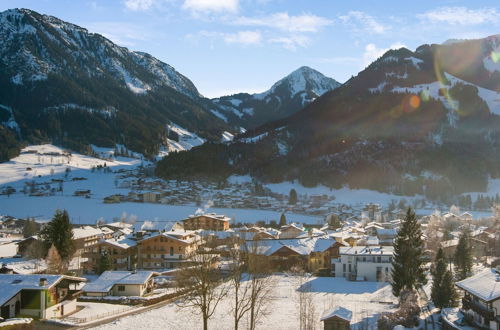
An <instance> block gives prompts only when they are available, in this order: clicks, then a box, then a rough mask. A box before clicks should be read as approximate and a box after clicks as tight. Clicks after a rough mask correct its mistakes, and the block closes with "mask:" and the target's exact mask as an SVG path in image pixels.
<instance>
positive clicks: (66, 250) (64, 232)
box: [41, 210, 75, 263]
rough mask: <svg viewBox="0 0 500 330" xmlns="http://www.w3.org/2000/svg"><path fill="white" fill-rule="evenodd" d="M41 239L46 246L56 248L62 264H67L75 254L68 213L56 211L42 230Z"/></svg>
mask: <svg viewBox="0 0 500 330" xmlns="http://www.w3.org/2000/svg"><path fill="white" fill-rule="evenodd" d="M41 237H42V239H43V240H44V242H45V244H46V245H47V246H51V245H54V246H55V247H56V248H57V251H58V252H59V255H60V256H61V259H62V261H63V263H69V261H70V259H71V257H72V256H73V253H74V252H75V245H74V242H73V229H72V226H71V223H70V221H69V216H68V212H66V211H65V210H64V211H61V210H57V211H56V213H55V214H54V217H53V218H52V220H51V221H50V222H49V223H47V225H45V227H44V228H43V230H42V233H41Z"/></svg>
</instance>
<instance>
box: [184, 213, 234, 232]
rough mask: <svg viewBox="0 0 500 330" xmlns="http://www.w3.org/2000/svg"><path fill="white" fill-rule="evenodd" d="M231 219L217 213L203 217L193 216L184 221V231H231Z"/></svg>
mask: <svg viewBox="0 0 500 330" xmlns="http://www.w3.org/2000/svg"><path fill="white" fill-rule="evenodd" d="M229 220H231V219H230V218H228V217H226V216H225V215H217V214H215V213H208V214H203V215H192V216H190V217H189V218H187V219H184V220H182V223H183V224H184V229H186V230H198V229H203V230H213V231H225V230H228V229H229Z"/></svg>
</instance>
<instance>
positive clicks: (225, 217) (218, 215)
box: [182, 213, 231, 221]
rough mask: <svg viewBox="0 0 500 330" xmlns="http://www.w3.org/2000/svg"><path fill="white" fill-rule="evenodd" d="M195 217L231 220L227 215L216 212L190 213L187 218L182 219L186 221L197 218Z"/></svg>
mask: <svg viewBox="0 0 500 330" xmlns="http://www.w3.org/2000/svg"><path fill="white" fill-rule="evenodd" d="M197 217H208V218H212V219H216V220H220V221H230V220H231V218H230V217H227V216H225V215H221V214H216V213H205V214H196V215H190V216H189V217H188V218H187V219H184V220H182V221H186V220H189V219H193V218H197Z"/></svg>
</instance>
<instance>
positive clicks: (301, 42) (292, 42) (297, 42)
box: [269, 34, 310, 51]
mask: <svg viewBox="0 0 500 330" xmlns="http://www.w3.org/2000/svg"><path fill="white" fill-rule="evenodd" d="M269 42H270V43H274V44H279V45H281V46H282V47H283V48H285V49H288V50H290V51H296V50H297V48H299V47H306V46H307V45H309V42H310V39H309V38H308V37H306V36H303V35H300V34H297V35H292V36H287V37H278V38H272V39H269Z"/></svg>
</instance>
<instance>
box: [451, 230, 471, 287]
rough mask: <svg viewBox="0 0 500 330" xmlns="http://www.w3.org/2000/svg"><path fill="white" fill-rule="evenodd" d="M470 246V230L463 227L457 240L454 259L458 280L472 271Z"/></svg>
mask: <svg viewBox="0 0 500 330" xmlns="http://www.w3.org/2000/svg"><path fill="white" fill-rule="evenodd" d="M471 250H472V246H471V244H470V231H469V229H467V228H466V229H465V230H464V231H463V232H462V234H461V235H460V238H459V240H458V245H457V249H456V250H455V255H454V261H455V267H456V276H457V278H458V280H463V279H464V278H466V277H468V276H469V275H470V273H471V271H472V251H471Z"/></svg>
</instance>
